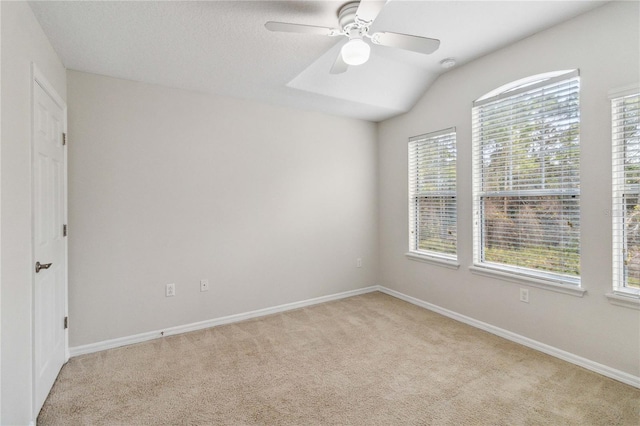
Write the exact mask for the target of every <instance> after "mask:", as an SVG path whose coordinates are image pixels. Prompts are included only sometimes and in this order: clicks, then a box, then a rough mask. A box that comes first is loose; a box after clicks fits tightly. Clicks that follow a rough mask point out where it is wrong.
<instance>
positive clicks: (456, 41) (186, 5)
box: [30, 0, 605, 121]
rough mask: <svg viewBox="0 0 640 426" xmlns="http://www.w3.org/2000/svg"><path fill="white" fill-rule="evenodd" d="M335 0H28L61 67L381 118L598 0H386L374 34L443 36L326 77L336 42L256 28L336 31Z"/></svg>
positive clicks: (379, 51) (375, 54)
mask: <svg viewBox="0 0 640 426" xmlns="http://www.w3.org/2000/svg"><path fill="white" fill-rule="evenodd" d="M347 2H348V0H344V1H340V2H334V1H265V0H263V1H204V2H196V1H184V2H182V1H181V2H175V1H161V2H156V1H146V2H129V1H123V2H110V1H107V2H100V1H98V2H94V1H36V2H30V4H31V7H32V9H33V11H34V13H35V15H36V17H37V19H38V20H39V21H40V24H41V25H42V28H43V29H44V31H45V33H46V34H47V36H48V37H49V39H50V40H51V43H52V45H53V47H54V48H55V49H56V51H57V52H58V54H59V55H60V58H61V59H62V62H63V63H64V65H65V66H66V67H67V68H69V69H74V70H79V71H86V72H91V73H96V74H102V75H107V76H112V77H118V78H124V79H129V80H135V81H143V82H147V83H153V84H159V85H163V86H169V87H175V88H181V89H187V90H195V91H199V92H206V93H213V94H220V95H226V96H233V97H239V98H245V99H253V100H258V101H261V102H267V103H271V104H275V105H282V106H288V107H294V108H302V109H308V110H315V111H320V112H324V113H329V114H334V115H342V116H347V117H354V118H361V119H365V120H370V121H380V120H383V119H386V118H389V117H392V116H395V115H398V114H401V113H403V112H406V111H408V110H409V109H411V107H412V106H413V105H414V104H415V102H416V101H417V100H418V99H419V98H420V96H421V95H422V94H423V93H424V91H425V90H426V89H427V88H428V87H429V85H430V84H431V83H432V82H433V81H434V80H435V79H436V78H437V77H438V75H439V74H441V73H442V72H444V70H443V69H442V68H441V67H440V65H439V62H440V61H441V60H442V59H444V58H448V57H453V58H455V59H456V61H457V62H458V66H459V65H461V64H463V63H465V62H468V61H470V60H472V59H474V58H477V57H480V56H482V55H485V54H487V53H489V52H491V51H493V50H496V49H498V48H500V47H503V46H505V45H508V44H510V43H513V42H514V41H517V40H520V39H522V38H525V37H527V36H529V35H532V34H534V33H536V32H539V31H541V30H543V29H545V28H548V27H551V26H553V25H555V24H557V23H560V22H562V21H565V20H567V19H570V18H572V17H574V16H577V15H579V14H581V13H584V12H586V11H587V10H590V9H593V8H594V7H597V6H600V5H601V4H603V3H605V2H604V1H497V2H492V1H400V0H391V1H389V2H387V4H386V5H385V6H384V8H383V9H382V12H381V13H380V15H379V16H378V18H377V19H376V21H375V23H374V26H373V28H372V30H373V31H384V30H386V31H394V32H400V33H405V34H415V35H420V36H425V37H431V38H437V39H440V40H441V45H440V49H439V50H438V51H436V52H435V53H434V54H432V55H428V56H427V55H420V54H417V53H413V52H407V51H401V50H398V49H391V48H388V47H384V46H373V47H372V57H371V59H370V60H369V62H367V63H366V64H364V65H361V66H358V67H350V69H349V70H348V71H347V72H346V73H344V74H338V75H332V74H329V69H330V67H331V65H332V64H333V61H334V59H335V57H336V55H337V54H338V50H339V48H340V46H341V44H342V43H343V42H344V41H343V39H342V38H333V37H323V36H317V35H305V34H292V33H274V32H270V31H267V30H266V29H265V28H264V23H265V22H266V21H270V20H273V21H282V22H294V23H301V24H310V25H320V26H327V27H337V26H338V22H337V21H338V19H337V11H338V9H339V8H340V6H342V5H343V4H344V3H347Z"/></svg>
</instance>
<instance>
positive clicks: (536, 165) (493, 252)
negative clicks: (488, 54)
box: [473, 70, 580, 286]
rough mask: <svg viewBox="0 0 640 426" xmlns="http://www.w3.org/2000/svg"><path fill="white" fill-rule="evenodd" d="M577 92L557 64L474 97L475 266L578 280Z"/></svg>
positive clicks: (576, 82)
mask: <svg viewBox="0 0 640 426" xmlns="http://www.w3.org/2000/svg"><path fill="white" fill-rule="evenodd" d="M579 92H580V78H579V74H578V71H577V70H575V71H560V72H556V73H547V74H542V75H537V76H533V77H529V78H526V79H523V80H519V81H516V82H513V83H511V84H509V85H506V86H503V87H501V88H499V89H496V90H494V91H492V92H490V93H488V94H487V95H485V96H483V97H482V98H480V99H478V100H477V101H475V102H474V105H473V160H474V163H473V166H474V167H473V196H474V264H475V266H476V267H480V268H486V269H489V270H494V271H497V272H499V273H506V274H517V275H518V276H528V277H531V278H534V279H537V280H543V281H550V282H552V283H553V284H561V285H572V286H579V285H580V162H579V160H580V137H579V135H580V105H579Z"/></svg>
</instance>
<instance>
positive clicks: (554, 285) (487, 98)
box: [469, 69, 587, 297]
mask: <svg viewBox="0 0 640 426" xmlns="http://www.w3.org/2000/svg"><path fill="white" fill-rule="evenodd" d="M579 76H580V71H579V70H577V69H576V70H566V71H557V72H551V73H545V74H540V75H537V76H531V77H527V78H525V79H521V80H518V81H515V82H512V83H509V84H507V85H504V86H501V87H499V88H498V89H495V90H493V91H491V92H489V93H488V94H486V95H484V96H482V97H481V98H479V99H477V100H476V101H475V102H474V103H473V107H474V108H475V107H478V106H482V105H485V104H487V103H489V102H493V101H495V100H498V99H502V98H508V97H511V96H514V95H516V94H518V93H520V92H524V91H528V90H531V89H534V88H536V87H538V86H539V87H543V86H546V85H549V84H552V83H554V82H557V81H563V80H568V79H571V78H574V77H579ZM535 81H539V82H537V83H536V82H535ZM510 87H513V89H511V90H510V89H509V88H510ZM479 149H480V146H479V144H476V143H475V140H474V141H472V164H473V169H474V170H473V173H472V174H473V176H475V175H476V173H477V170H476V168H477V167H478V164H477V158H478V156H479ZM478 184H479V183H477V182H475V181H474V182H473V204H474V207H473V211H474V226H473V256H474V259H475V260H474V263H473V265H472V266H469V270H470V271H471V272H472V273H474V274H477V275H483V276H487V277H492V278H498V279H501V280H504V281H509V282H514V283H517V284H525V285H530V286H533V287H538V288H542V289H546V290H551V291H555V292H558V293H564V294H570V295H574V296H578V297H582V296H584V295H585V294H586V293H587V291H586V290H585V289H584V288H583V287H582V284H581V283H582V280H581V277H580V276H578V277H575V278H574V277H567V278H566V279H564V278H563V276H562V274H554V273H549V274H550V275H552V276H550V277H547V274H546V273H545V272H543V271H540V272H538V271H535V270H531V273H529V272H528V271H527V269H526V268H519V267H517V266H513V267H511V266H509V265H504V266H503V265H500V264H495V263H491V262H483V263H479V262H478V260H477V258H476V257H477V256H478V253H480V252H481V247H480V232H481V230H480V228H481V225H480V224H477V223H475V221H476V220H477V218H476V215H477V214H478V208H479V207H478V206H477V203H478V200H479V198H480V197H481V195H480V193H481V191H480V190H479V188H478V187H477V185H478ZM563 192H566V193H569V192H572V191H571V190H568V191H563ZM576 192H577V195H579V191H576ZM485 195H486V194H485Z"/></svg>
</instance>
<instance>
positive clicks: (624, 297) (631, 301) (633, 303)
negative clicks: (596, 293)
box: [605, 289, 640, 311]
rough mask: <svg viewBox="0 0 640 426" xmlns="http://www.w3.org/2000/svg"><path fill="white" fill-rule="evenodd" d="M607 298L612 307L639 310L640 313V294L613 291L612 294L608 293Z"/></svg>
mask: <svg viewBox="0 0 640 426" xmlns="http://www.w3.org/2000/svg"><path fill="white" fill-rule="evenodd" d="M605 296H607V299H608V300H609V303H611V304H612V305H616V306H622V307H624V308H631V309H637V310H639V311H640V294H633V293H631V292H629V291H628V289H627V290H626V291H624V292H619V291H613V292H611V293H607V294H606V295H605Z"/></svg>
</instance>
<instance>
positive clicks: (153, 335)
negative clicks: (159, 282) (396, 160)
mask: <svg viewBox="0 0 640 426" xmlns="http://www.w3.org/2000/svg"><path fill="white" fill-rule="evenodd" d="M374 291H380V292H382V293H385V294H388V295H389V296H393V297H396V298H398V299H401V300H404V301H406V302H409V303H411V304H414V305H417V306H420V307H422V308H425V309H428V310H430V311H433V312H436V313H438V314H440V315H443V316H445V317H448V318H451V319H454V320H456V321H460V322H462V323H465V324H468V325H470V326H472V327H475V328H479V329H480V330H484V331H487V332H489V333H491V334H495V335H496V336H500V337H502V338H505V339H507V340H510V341H512V342H515V343H519V344H521V345H524V346H527V347H529V348H532V349H535V350H538V351H540V352H543V353H545V354H547V355H551V356H553V357H556V358H559V359H562V360H564V361H567V362H570V363H572V364H575V365H578V366H580V367H583V368H586V369H587V370H591V371H594V372H596V373H598V374H602V375H603V376H606V377H609V378H612V379H614V380H618V381H619V382H622V383H626V384H628V385H631V386H634V387H636V388H640V377H638V376H634V375H632V374H629V373H625V372H624V371H620V370H617V369H615V368H612V367H609V366H606V365H604V364H600V363H598V362H595V361H591V360H589V359H587V358H583V357H581V356H578V355H575V354H572V353H570V352H567V351H564V350H562V349H558V348H556V347H553V346H550V345H547V344H545V343H542V342H538V341H536V340H533V339H529V338H528V337H524V336H521V335H519V334H516V333H513V332H511V331H508V330H505V329H502V328H500V327H496V326H494V325H491V324H487V323H485V322H482V321H478V320H476V319H474V318H471V317H468V316H465V315H462V314H459V313H457V312H454V311H450V310H448V309H445V308H442V307H440V306H437V305H434V304H431V303H428V302H425V301H423V300H420V299H417V298H415V297H412V296H407V295H406V294H403V293H400V292H399V291H396V290H392V289H389V288H387V287H383V286H380V285H374V286H371V287H365V288H359V289H357V290H351V291H345V292H342V293H336V294H331V295H328V296H321V297H316V298H313V299H307V300H303V301H300V302H293V303H287V304H284V305H279V306H274V307H271V308H265V309H258V310H256V311H250V312H245V313H242V314H235V315H229V316H225V317H220V318H215V319H211V320H207V321H200V322H195V323H191V324H185V325H180V326H176V327H170V328H167V329H164V330H156V331H150V332H147V333H141V334H136V335H133V336H126V337H121V338H117V339H111V340H105V341H102V342H96V343H91V344H88V345H82V346H76V347H72V348H69V352H70V355H71V357H74V356H78V355H84V354H89V353H93V352H99V351H103V350H105V349H112V348H117V347H120V346H126V345H132V344H134V343H141V342H145V341H147V340H153V339H158V338H161V337H163V336H172V335H175V334H180V333H187V332H189V331H195V330H201V329H203V328H209V327H215V326H217V325H223V324H231V323H234V322H239V321H244V320H247V319H251V318H257V317H262V316H265V315H271V314H276V313H279V312H285V311H290V310H293V309H299V308H303V307H305V306H311V305H317V304H319V303H324V302H330V301H332V300H338V299H344V298H346V297H351V296H357V295H360V294H365V293H371V292H374Z"/></svg>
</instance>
